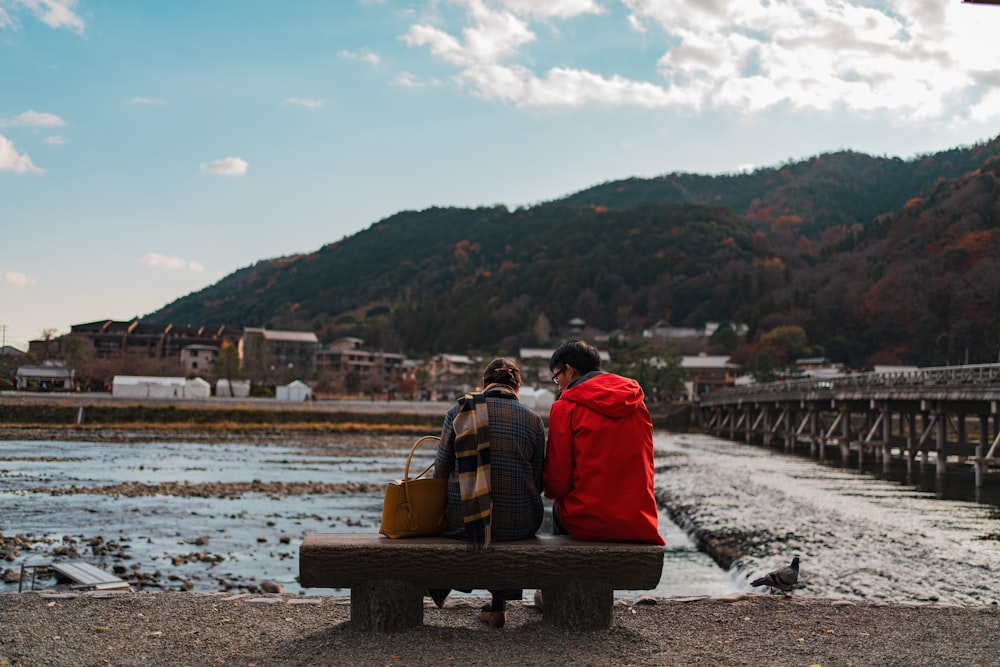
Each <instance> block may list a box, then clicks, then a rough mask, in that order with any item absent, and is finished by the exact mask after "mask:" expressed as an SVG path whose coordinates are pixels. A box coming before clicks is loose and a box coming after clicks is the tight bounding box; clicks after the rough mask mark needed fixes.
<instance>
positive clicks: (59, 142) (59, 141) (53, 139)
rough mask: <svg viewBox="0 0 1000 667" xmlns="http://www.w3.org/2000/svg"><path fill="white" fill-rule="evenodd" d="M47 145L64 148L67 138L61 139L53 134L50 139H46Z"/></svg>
mask: <svg viewBox="0 0 1000 667" xmlns="http://www.w3.org/2000/svg"><path fill="white" fill-rule="evenodd" d="M45 143H47V144H49V145H50V146H62V145H63V144H65V143H66V138H65V137H61V136H59V135H58V134H53V135H52V136H50V137H45Z"/></svg>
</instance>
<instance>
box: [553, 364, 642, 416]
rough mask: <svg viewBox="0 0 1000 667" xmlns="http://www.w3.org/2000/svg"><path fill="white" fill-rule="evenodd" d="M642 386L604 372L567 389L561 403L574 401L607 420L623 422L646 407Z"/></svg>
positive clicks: (630, 379) (629, 379) (560, 397)
mask: <svg viewBox="0 0 1000 667" xmlns="http://www.w3.org/2000/svg"><path fill="white" fill-rule="evenodd" d="M643 399H644V396H643V394H642V387H640V386H639V383H638V382H636V381H635V380H633V379H632V378H627V377H622V376H621V375H615V374H614V373H601V374H600V375H595V376H594V377H592V378H589V379H587V380H584V381H583V382H581V383H580V384H578V385H575V386H573V387H570V388H569V389H567V390H565V391H564V392H563V393H562V394H561V395H560V396H559V400H561V401H572V402H574V403H579V404H580V405H582V406H584V407H587V408H590V409H591V410H593V411H594V412H597V413H599V414H602V415H604V416H606V417H612V418H614V419H621V418H622V417H625V416H627V415H630V414H632V413H633V412H635V411H636V410H638V409H639V408H640V406H642V404H643Z"/></svg>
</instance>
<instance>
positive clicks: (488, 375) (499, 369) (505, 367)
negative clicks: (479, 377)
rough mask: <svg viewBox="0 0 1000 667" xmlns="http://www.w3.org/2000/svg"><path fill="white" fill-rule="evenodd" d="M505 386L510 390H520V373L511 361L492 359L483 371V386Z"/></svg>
mask: <svg viewBox="0 0 1000 667" xmlns="http://www.w3.org/2000/svg"><path fill="white" fill-rule="evenodd" d="M489 384H505V385H507V386H508V387H510V388H512V389H520V388H521V371H520V369H518V367H517V366H515V365H514V362H513V361H507V360H506V359H494V360H493V361H491V362H490V363H489V364H488V365H487V366H486V370H485V371H483V385H489Z"/></svg>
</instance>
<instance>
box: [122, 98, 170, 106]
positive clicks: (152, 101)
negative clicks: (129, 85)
mask: <svg viewBox="0 0 1000 667" xmlns="http://www.w3.org/2000/svg"><path fill="white" fill-rule="evenodd" d="M128 103H129V104H143V105H146V106H154V107H159V106H165V105H166V104H167V101H166V100H161V99H160V98H159V97H141V96H137V97H133V98H132V99H130V100H129V101H128Z"/></svg>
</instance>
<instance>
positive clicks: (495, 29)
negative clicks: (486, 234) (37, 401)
mask: <svg viewBox="0 0 1000 667" xmlns="http://www.w3.org/2000/svg"><path fill="white" fill-rule="evenodd" d="M997 34H1000V7H990V6H985V5H971V4H963V3H962V2H960V1H959V0H939V1H938V0H699V1H697V2H695V1H693V0H547V1H546V2H539V1H537V0H437V1H436V0H431V1H426V2H410V1H403V0H336V1H331V0H295V2H288V3H286V2H274V1H271V2H266V1H264V0H239V1H237V0H211V1H207V2H206V1H204V0H171V1H170V2H137V1H135V0H0V332H2V337H3V342H5V343H6V344H8V345H14V346H17V347H20V348H21V349H26V348H27V342H28V341H29V340H31V339H34V338H38V337H40V336H41V335H42V332H43V331H45V330H54V332H55V333H56V334H62V333H66V332H68V331H69V327H70V326H71V325H73V324H79V323H84V322H91V321H95V320H101V319H130V318H133V317H136V316H142V315H145V314H147V313H150V312H153V311H155V310H157V309H159V308H160V307H162V306H164V305H166V304H167V303H169V302H170V301H173V300H174V299H176V298H178V297H181V296H184V295H186V294H189V293H191V292H194V291H197V290H199V289H201V288H203V287H205V286H207V285H210V284H212V283H214V282H216V281H217V280H219V279H220V278H222V277H223V276H225V275H228V274H229V273H231V272H233V271H235V270H237V269H239V268H241V267H244V266H247V265H250V264H253V263H254V262H256V261H258V260H261V259H265V258H271V257H279V256H283V255H289V254H294V253H300V252H310V251H313V250H316V249H318V248H320V247H321V246H323V245H324V244H326V243H330V242H333V241H337V240H339V239H341V238H343V237H344V236H348V235H351V234H353V233H355V232H358V231H360V230H362V229H364V228H366V227H368V226H369V225H370V224H372V223H373V222H376V221H377V220H379V219H381V218H384V217H386V216H389V215H392V214H393V213H396V212H398V211H401V210H411V209H418V210H419V209H423V208H426V207H429V206H478V205H493V204H506V205H508V206H510V207H512V208H514V207H518V206H524V205H532V204H535V203H539V202H542V201H546V200H549V199H554V198H556V197H559V196H562V195H565V194H569V193H571V192H575V191H578V190H581V189H583V188H586V187H589V186H591V185H595V184H597V183H601V182H604V181H609V180H615V179H619V178H627V177H630V176H640V177H649V176H656V175H659V174H664V173H669V172H674V171H685V172H697V173H732V172H737V171H739V170H741V169H751V168H753V167H755V166H772V165H776V164H780V163H783V162H786V161H790V160H798V159H802V158H807V157H810V156H813V155H817V154H819V153H823V152H829V151H835V150H840V149H853V150H858V151H863V152H866V153H870V154H873V155H895V156H900V157H903V158H909V157H913V156H915V155H919V154H922V153H928V152H934V151H938V150H943V149H946V148H951V147H954V146H959V145H968V144H973V143H976V142H979V141H984V140H988V139H990V138H992V137H994V136H996V135H997V134H1000V73H998V71H997V69H996V65H997V64H998V63H1000V40H998V39H997V38H996V35H997ZM248 324H251V325H252V324H253V323H248Z"/></svg>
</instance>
